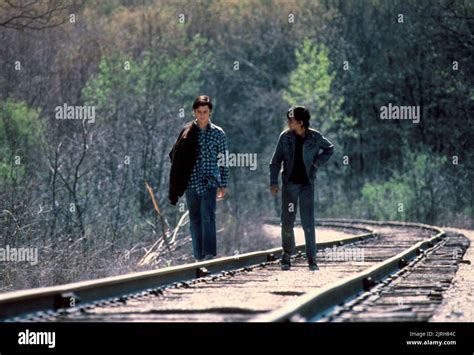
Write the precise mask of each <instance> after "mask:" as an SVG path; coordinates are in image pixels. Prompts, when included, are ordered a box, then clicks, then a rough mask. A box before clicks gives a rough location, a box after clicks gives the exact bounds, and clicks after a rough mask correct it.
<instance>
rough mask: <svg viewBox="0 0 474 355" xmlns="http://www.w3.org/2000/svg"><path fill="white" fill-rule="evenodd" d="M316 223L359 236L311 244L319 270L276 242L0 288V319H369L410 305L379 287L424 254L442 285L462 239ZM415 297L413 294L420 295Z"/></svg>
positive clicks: (432, 230) (415, 229) (433, 230)
mask: <svg viewBox="0 0 474 355" xmlns="http://www.w3.org/2000/svg"><path fill="white" fill-rule="evenodd" d="M267 223H276V221H267ZM318 225H320V226H324V227H331V228H336V229H341V228H342V229H345V230H351V231H357V232H358V233H359V234H356V235H354V236H351V237H349V238H345V239H344V240H335V241H331V242H326V243H318V259H319V261H318V263H319V267H320V270H319V271H317V272H310V271H309V270H308V268H307V265H306V260H305V258H304V257H303V251H304V246H303V245H300V246H298V247H297V252H298V254H297V255H296V256H295V257H294V260H293V267H292V270H291V271H281V270H280V267H279V262H278V259H279V257H280V255H281V248H275V249H271V250H266V251H261V252H254V253H248V254H242V255H238V256H235V257H229V258H222V259H217V260H212V261H208V262H202V263H195V264H188V265H184V266H179V267H172V268H167V269H162V270H157V271H148V272H141V273H134V274H130V275H124V276H118V277H111V278H106V279H100V280H93V281H87V282H80V283H74V284H69V285H63V286H55V287H48V288H43V289H35V290H26V291H17V292H11V293H7V294H3V295H0V319H1V320H3V321H34V322H43V321H45V322H48V321H53V322H61V321H67V322H71V321H72V322H89V321H94V322H107V321H114V322H116V321H147V322H148V321H186V322H190V321H191V322H192V321H226V322H232V321H239V322H242V321H315V320H322V321H347V320H349V321H360V320H368V318H363V317H365V315H366V314H368V313H367V309H372V307H373V309H374V313H373V315H374V317H376V315H377V314H380V313H383V312H384V311H383V307H392V308H391V309H389V310H388V311H387V314H389V315H393V314H394V313H397V312H398V311H400V308H403V307H405V308H403V309H405V310H407V309H408V308H407V307H409V304H408V303H404V304H402V305H399V304H397V305H396V307H398V308H397V309H395V308H394V306H393V305H392V304H391V303H390V302H393V299H392V300H390V299H389V296H387V295H388V294H387V293H386V290H387V289H388V288H390V287H392V289H394V290H395V288H394V285H395V284H397V280H399V279H400V278H401V277H402V276H403V275H408V274H409V271H413V270H414V268H415V266H416V265H418V266H421V265H422V264H423V262H426V261H427V260H431V261H432V262H434V261H435V260H438V264H436V265H439V266H440V267H445V269H444V270H445V271H446V272H445V276H446V277H445V278H444V279H440V280H438V281H439V284H441V285H444V286H447V285H448V281H449V276H450V275H453V272H455V269H456V268H457V263H458V262H459V261H460V259H461V258H462V255H463V253H464V251H465V249H466V248H467V244H466V243H465V242H464V240H463V239H462V237H460V236H447V235H446V233H444V231H442V230H441V229H439V228H437V227H432V226H426V225H421V224H412V223H396V222H374V221H362V220H336V219H332V220H320V221H318ZM446 248H452V249H449V250H448V251H447V249H446ZM453 250H457V252H456V253H457V254H456V257H451V261H452V263H451V264H450V265H448V266H449V267H446V263H444V264H443V262H442V260H441V259H439V258H438V257H437V258H438V259H436V258H434V256H435V255H438V256H439V255H445V256H446V255H447V254H449V253H450V252H452V251H453ZM436 253H438V254H436ZM443 253H444V254H443ZM446 253H447V254H446ZM453 253H454V252H453ZM341 255H342V256H343V257H342V258H340V257H339V256H341ZM347 255H352V256H354V255H355V256H359V258H358V259H357V258H353V257H351V258H348V257H347ZM361 255H362V256H363V257H362V258H360V256H361ZM453 255H454V254H453ZM433 265H434V264H433ZM433 265H432V266H433ZM448 269H449V270H448ZM427 280H428V278H427ZM437 285H438V284H437ZM400 287H401V286H400ZM427 287H428V286H427ZM426 289H428V288H426ZM405 291H406V289H405ZM430 291H434V292H437V296H435V293H433V294H431V296H430V297H431V300H432V301H433V302H425V303H426V306H427V308H425V309H424V313H423V312H422V313H423V314H424V315H425V318H426V316H427V315H428V314H429V311H430V308H429V307H434V306H435V304H436V300H438V301H439V298H440V295H441V294H440V292H442V288H439V287H438V288H436V287H435V288H433V290H430ZM394 292H395V291H394ZM396 292H399V291H396ZM405 296H406V295H405V294H403V293H399V294H398V296H395V297H398V299H397V302H398V303H400V302H399V299H400V297H403V298H404V299H406V300H408V298H405ZM425 296H426V295H425ZM376 297H378V298H377V299H379V301H377V299H376ZM413 301H418V302H420V298H418V299H414V300H413ZM384 302H385V303H384ZM387 302H389V303H387ZM377 307H379V308H377ZM380 307H382V308H380ZM412 311H413V309H412ZM377 312H378V313H377ZM412 313H413V312H412ZM407 314H408V312H405V316H406V315H407ZM361 317H362V318H361ZM425 318H420V319H418V320H424V319H425ZM401 319H402V320H404V318H401Z"/></svg>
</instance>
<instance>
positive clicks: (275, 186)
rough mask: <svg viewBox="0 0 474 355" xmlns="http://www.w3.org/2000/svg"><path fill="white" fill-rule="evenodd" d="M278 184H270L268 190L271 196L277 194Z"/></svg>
mask: <svg viewBox="0 0 474 355" xmlns="http://www.w3.org/2000/svg"><path fill="white" fill-rule="evenodd" d="M278 191H279V190H278V185H272V186H270V192H271V193H272V195H273V196H276V195H277V194H278Z"/></svg>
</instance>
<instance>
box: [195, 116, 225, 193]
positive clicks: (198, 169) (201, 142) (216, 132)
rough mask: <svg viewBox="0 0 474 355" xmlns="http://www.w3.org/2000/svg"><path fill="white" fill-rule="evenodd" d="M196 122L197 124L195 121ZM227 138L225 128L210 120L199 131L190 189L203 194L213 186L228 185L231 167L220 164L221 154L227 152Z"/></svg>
mask: <svg viewBox="0 0 474 355" xmlns="http://www.w3.org/2000/svg"><path fill="white" fill-rule="evenodd" d="M194 124H197V122H196V121H194ZM226 151H227V138H226V135H225V133H224V130H223V129H222V128H220V127H219V126H216V125H215V124H213V123H211V122H210V121H209V123H208V125H207V126H206V128H204V129H200V130H199V133H198V156H197V159H196V163H195V164H194V167H193V172H192V173H191V177H190V178H189V182H188V186H187V188H188V189H194V190H196V191H197V193H198V194H200V195H202V194H203V193H204V192H206V190H207V189H208V188H211V187H227V185H228V182H229V167H227V166H226V165H225V164H224V165H223V166H218V164H217V162H218V159H219V154H224V155H225V154H226Z"/></svg>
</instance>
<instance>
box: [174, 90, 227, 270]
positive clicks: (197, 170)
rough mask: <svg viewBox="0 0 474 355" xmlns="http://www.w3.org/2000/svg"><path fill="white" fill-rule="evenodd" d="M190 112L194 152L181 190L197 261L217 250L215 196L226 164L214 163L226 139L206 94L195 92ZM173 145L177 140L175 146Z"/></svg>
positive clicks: (223, 179) (224, 183)
mask: <svg viewBox="0 0 474 355" xmlns="http://www.w3.org/2000/svg"><path fill="white" fill-rule="evenodd" d="M193 112H194V116H195V120H194V121H193V122H192V124H191V125H192V126H191V129H194V130H196V131H197V145H195V147H196V148H197V152H194V153H197V154H195V162H194V165H193V167H192V171H191V175H190V177H189V180H188V182H187V185H186V189H185V194H186V201H187V204H188V209H189V218H190V229H191V237H192V240H193V249H194V257H195V258H196V259H197V260H198V261H200V260H203V259H204V260H210V259H212V258H214V257H215V256H216V254H217V246H216V244H217V243H216V198H217V199H220V198H223V197H224V195H225V194H226V189H227V185H228V180H229V168H228V167H227V166H218V163H217V162H218V159H219V157H220V155H221V154H223V155H225V154H226V151H227V150H228V149H227V139H226V135H225V133H224V131H223V129H222V128H220V127H219V126H216V125H215V124H213V123H212V122H211V120H210V116H211V112H212V103H211V100H210V98H209V96H205V95H202V96H198V97H197V98H196V99H195V100H194V103H193ZM180 138H181V135H180ZM180 138H178V140H179V139H180ZM177 145H178V142H177V143H176V144H175V147H176V146H177ZM173 150H175V148H173ZM172 160H173V159H172ZM173 164H174V161H173Z"/></svg>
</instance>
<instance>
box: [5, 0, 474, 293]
mask: <svg viewBox="0 0 474 355" xmlns="http://www.w3.org/2000/svg"><path fill="white" fill-rule="evenodd" d="M0 41H1V44H2V45H1V46H0V71H1V72H0V247H2V248H3V247H5V246H7V245H8V246H10V247H22V246H25V247H26V246H27V247H36V248H38V254H39V262H38V264H37V265H30V264H27V263H6V262H3V263H0V282H1V284H0V289H1V290H11V289H17V288H24V287H35V286H43V285H51V284H58V283H63V282H69V281H75V280H80V279H86V278H92V277H99V276H105V275H112V274H118V273H124V272H128V271H137V270H146V269H150V268H156V267H163V266H167V265H175V264H180V263H184V262H189V261H190V260H191V255H190V247H189V244H190V242H189V230H188V229H189V226H188V224H187V220H186V211H187V208H186V205H185V199H181V200H180V203H178V205H177V206H172V205H170V204H169V201H168V195H167V193H168V183H169V181H168V179H169V170H170V161H169V157H168V153H169V151H170V149H171V147H172V145H173V143H174V141H175V140H176V138H177V135H178V133H179V131H180V128H181V127H182V126H183V124H184V123H185V122H187V121H190V120H192V119H193V115H192V109H191V106H192V102H193V99H194V98H195V97H196V96H197V95H200V94H206V95H209V96H211V98H212V99H213V101H214V106H215V107H214V110H213V113H212V121H213V122H214V123H215V124H217V125H219V126H221V127H222V128H223V129H224V130H225V132H226V135H227V140H228V144H229V151H230V152H231V153H250V154H256V156H257V166H256V169H251V168H249V167H231V170H230V185H229V190H228V194H227V195H226V197H225V198H224V199H223V200H222V201H219V202H218V207H217V217H218V229H219V233H218V248H219V249H218V250H219V254H220V255H231V254H232V253H234V252H236V251H238V252H240V253H242V252H247V251H250V250H258V249H261V248H264V247H266V246H267V245H268V241H266V240H265V239H264V238H263V237H262V234H261V228H262V225H263V220H264V219H265V218H272V217H277V216H278V215H279V209H280V197H273V196H272V195H271V194H270V192H269V176H268V174H269V168H268V164H269V161H270V158H271V155H272V153H273V150H274V149H275V144H276V141H277V139H278V136H279V133H280V132H281V131H282V130H283V129H285V126H286V112H287V110H288V108H289V107H290V106H292V105H304V106H306V107H307V108H308V109H309V110H310V112H311V115H312V119H311V127H312V128H315V129H317V130H319V131H321V132H322V133H323V134H324V135H325V136H326V137H327V138H328V139H330V140H331V141H332V142H333V143H334V145H335V154H334V156H333V157H332V159H331V160H330V161H329V162H328V163H327V164H326V165H325V166H324V168H322V169H321V170H320V171H319V172H318V177H317V183H316V184H317V185H316V186H317V188H316V217H338V218H343V217H344V218H367V219H377V220H400V221H417V222H423V223H428V224H435V225H449V226H459V227H464V228H473V227H474V222H473V212H474V206H473V181H474V176H473V172H474V166H473V164H474V161H473V158H474V149H473V148H474V134H473V132H474V121H473V119H472V116H473V112H474V110H473V108H474V107H473V106H474V105H473V99H474V89H473V78H474V63H473V61H472V54H473V49H474V3H473V2H472V1H469V0H432V1H428V0H425V1H420V0H391V1H389V0H386V1H384V0H361V1H343V0H332V1H331V0H320V1H316V0H313V1H304V0H288V1H276V0H275V1H271V0H261V1H257V0H245V1H237V0H221V1H218V0H202V1H193V2H188V1H165V0H155V1H152V0H107V1H98V0H90V1H77V0H63V1H59V0H45V1H13V0H11V1H8V0H0ZM391 105H394V106H398V107H407V106H409V107H416V108H417V109H418V110H419V119H418V120H416V121H415V120H408V119H394V118H392V119H383V117H382V115H381V112H382V111H383V109H384V107H390V106H391ZM71 111H74V112H72V116H71V115H70V114H71ZM78 112H79V113H80V114H82V115H84V116H83V117H80V118H82V119H77V118H78V117H77V113H78ZM71 117H74V118H76V119H70V118H71ZM147 184H148V188H147ZM152 196H153V197H154V198H155V203H154V201H153V198H152Z"/></svg>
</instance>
